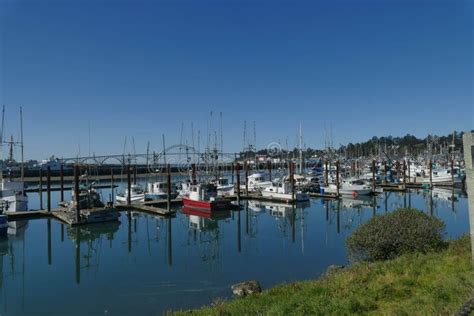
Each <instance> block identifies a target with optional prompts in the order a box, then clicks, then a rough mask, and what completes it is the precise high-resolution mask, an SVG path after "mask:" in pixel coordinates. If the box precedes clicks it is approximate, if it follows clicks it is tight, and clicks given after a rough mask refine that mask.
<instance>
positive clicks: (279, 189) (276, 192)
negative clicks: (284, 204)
mask: <svg viewBox="0 0 474 316" xmlns="http://www.w3.org/2000/svg"><path fill="white" fill-rule="evenodd" d="M262 196H263V197H270V198H277V199H282V200H286V201H288V202H291V201H296V202H299V201H309V199H310V196H309V194H306V193H303V192H301V191H296V192H295V197H294V199H293V194H292V189H291V184H290V182H288V181H279V182H275V183H272V185H271V186H269V187H266V188H265V189H263V190H262Z"/></svg>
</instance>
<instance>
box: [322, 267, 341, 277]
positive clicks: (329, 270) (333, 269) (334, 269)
mask: <svg viewBox="0 0 474 316" xmlns="http://www.w3.org/2000/svg"><path fill="white" fill-rule="evenodd" d="M342 269H344V266H338V265H335V264H332V265H330V266H329V267H328V268H327V269H326V272H324V273H323V275H322V276H323V278H327V277H328V276H330V275H331V274H334V273H336V272H338V271H341V270H342Z"/></svg>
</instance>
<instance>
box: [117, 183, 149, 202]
mask: <svg viewBox="0 0 474 316" xmlns="http://www.w3.org/2000/svg"><path fill="white" fill-rule="evenodd" d="M116 200H117V202H118V203H127V201H128V189H125V192H124V193H123V194H119V195H117V197H116ZM141 202H145V193H144V192H143V189H142V187H141V186H139V185H138V184H132V185H131V186H130V203H141Z"/></svg>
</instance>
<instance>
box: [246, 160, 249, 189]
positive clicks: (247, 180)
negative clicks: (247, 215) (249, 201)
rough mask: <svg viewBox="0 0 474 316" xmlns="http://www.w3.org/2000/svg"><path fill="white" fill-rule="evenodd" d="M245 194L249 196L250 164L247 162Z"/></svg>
mask: <svg viewBox="0 0 474 316" xmlns="http://www.w3.org/2000/svg"><path fill="white" fill-rule="evenodd" d="M245 196H249V164H248V163H247V162H245Z"/></svg>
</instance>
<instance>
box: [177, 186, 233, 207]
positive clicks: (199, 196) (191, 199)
mask: <svg viewBox="0 0 474 316" xmlns="http://www.w3.org/2000/svg"><path fill="white" fill-rule="evenodd" d="M183 205H184V207H187V208H193V209H199V210H207V211H218V210H228V209H231V208H233V204H232V203H231V201H230V200H229V199H226V198H222V197H218V196H217V188H216V186H215V185H213V184H196V185H191V187H190V190H189V195H188V196H185V197H183Z"/></svg>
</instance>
